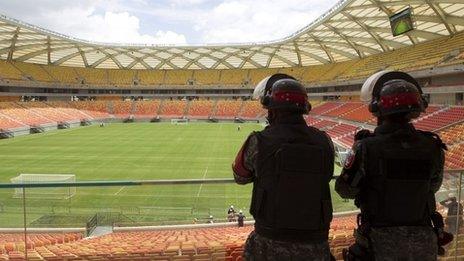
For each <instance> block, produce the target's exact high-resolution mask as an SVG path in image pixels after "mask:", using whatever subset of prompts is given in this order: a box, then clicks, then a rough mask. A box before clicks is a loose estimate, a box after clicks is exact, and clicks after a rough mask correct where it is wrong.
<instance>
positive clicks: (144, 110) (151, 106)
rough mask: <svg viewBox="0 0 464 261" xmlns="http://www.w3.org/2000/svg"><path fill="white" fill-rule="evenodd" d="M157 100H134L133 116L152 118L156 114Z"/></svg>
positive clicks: (158, 102)
mask: <svg viewBox="0 0 464 261" xmlns="http://www.w3.org/2000/svg"><path fill="white" fill-rule="evenodd" d="M159 106H160V101H159V100H152V101H136V102H135V104H134V115H135V118H153V117H155V116H156V115H158V110H159Z"/></svg>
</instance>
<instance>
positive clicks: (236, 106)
mask: <svg viewBox="0 0 464 261" xmlns="http://www.w3.org/2000/svg"><path fill="white" fill-rule="evenodd" d="M242 104H243V101H242V100H220V101H218V102H217V104H216V111H215V114H214V116H215V117H217V118H229V119H230V118H234V117H237V116H238V114H239V112H240V110H241V108H242Z"/></svg>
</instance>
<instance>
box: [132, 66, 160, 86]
mask: <svg viewBox="0 0 464 261" xmlns="http://www.w3.org/2000/svg"><path fill="white" fill-rule="evenodd" d="M165 74H166V71H164V70H140V71H138V74H137V75H138V80H139V84H141V85H151V86H156V85H161V84H163V82H164V75H165Z"/></svg>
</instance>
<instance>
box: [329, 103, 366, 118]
mask: <svg viewBox="0 0 464 261" xmlns="http://www.w3.org/2000/svg"><path fill="white" fill-rule="evenodd" d="M363 106H364V104H362V103H360V102H346V103H342V104H341V105H340V106H338V107H337V108H335V109H333V110H329V111H327V112H325V113H323V115H326V116H332V117H343V116H344V114H346V113H348V112H351V111H353V110H356V109H359V108H361V107H363Z"/></svg>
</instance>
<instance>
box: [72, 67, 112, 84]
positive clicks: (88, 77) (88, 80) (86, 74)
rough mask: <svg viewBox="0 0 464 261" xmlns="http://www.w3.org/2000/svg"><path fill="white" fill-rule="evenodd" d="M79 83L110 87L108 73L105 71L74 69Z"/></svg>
mask: <svg viewBox="0 0 464 261" xmlns="http://www.w3.org/2000/svg"><path fill="white" fill-rule="evenodd" d="M74 70H75V71H76V74H77V75H78V76H79V82H80V83H84V84H89V85H108V84H109V82H108V71H107V70H104V69H88V68H74Z"/></svg>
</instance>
